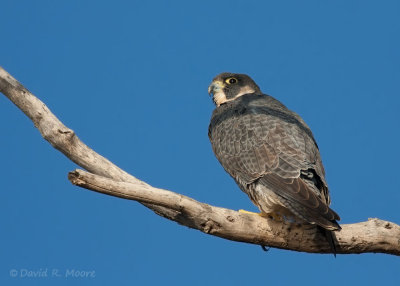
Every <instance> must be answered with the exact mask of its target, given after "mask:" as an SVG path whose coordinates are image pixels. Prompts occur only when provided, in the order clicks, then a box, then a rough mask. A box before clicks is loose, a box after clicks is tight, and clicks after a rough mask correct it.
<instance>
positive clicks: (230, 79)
mask: <svg viewBox="0 0 400 286" xmlns="http://www.w3.org/2000/svg"><path fill="white" fill-rule="evenodd" d="M237 81H238V80H237V79H236V78H234V77H230V78H227V79H226V80H225V82H226V83H227V84H234V83H237Z"/></svg>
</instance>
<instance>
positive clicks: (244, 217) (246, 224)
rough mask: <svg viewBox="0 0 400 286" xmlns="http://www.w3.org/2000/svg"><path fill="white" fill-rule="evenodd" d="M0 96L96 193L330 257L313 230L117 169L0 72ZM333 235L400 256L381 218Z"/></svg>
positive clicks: (394, 234) (396, 237)
mask: <svg viewBox="0 0 400 286" xmlns="http://www.w3.org/2000/svg"><path fill="white" fill-rule="evenodd" d="M0 91H1V92H2V93H3V94H4V95H5V96H7V97H8V98H9V99H10V100H11V101H12V102H13V103H14V104H15V105H16V106H17V107H18V108H19V109H21V110H22V111H23V112H24V113H25V114H26V115H27V116H28V117H29V118H30V119H31V120H32V121H33V123H34V124H35V126H36V127H37V128H38V129H39V131H40V133H41V134H42V136H43V138H45V139H46V140H47V141H48V142H49V143H50V144H51V145H52V146H53V147H54V148H56V149H57V150H59V151H60V152H62V153H63V154H64V155H65V156H66V157H67V158H69V159H70V160H72V161H73V162H75V163H76V164H77V165H79V166H81V167H82V168H84V169H86V170H87V171H89V172H90V173H88V172H85V171H83V170H75V171H74V172H71V173H69V176H68V178H69V179H70V181H71V182H72V183H73V184H75V185H77V186H80V187H83V188H86V189H90V190H93V191H96V192H100V193H104V194H108V195H112V196H116V197H120V198H124V199H129V200H135V201H138V202H140V203H142V204H144V205H145V206H146V207H148V208H150V209H152V210H153V211H154V212H156V213H157V214H158V215H161V216H163V217H166V218H168V219H170V220H173V221H176V222H178V223H179V224H182V225H185V226H188V227H190V228H194V229H198V230H200V231H202V232H204V233H208V234H211V235H215V236H219V237H222V238H225V239H229V240H234V241H240V242H247V243H253V244H259V245H268V246H271V247H276V248H282V249H289V250H296V251H303V252H312V253H330V247H329V245H328V244H327V243H326V241H325V239H324V237H323V234H321V233H319V232H318V231H317V230H316V228H315V227H314V226H311V225H294V224H291V223H289V222H277V221H274V220H272V219H266V218H264V217H260V216H257V215H251V214H243V213H239V212H237V211H234V210H229V209H225V208H219V207H214V206H211V205H208V204H204V203H200V202H198V201H196V200H194V199H191V198H189V197H186V196H183V195H180V194H177V193H174V192H171V191H167V190H162V189H157V188H154V187H152V186H150V185H148V184H146V183H145V182H143V181H140V180H138V179H137V178H135V177H133V176H132V175H130V174H128V173H126V172H125V171H123V170H121V169H120V168H118V167H117V166H116V165H114V164H113V163H111V162H110V161H109V160H107V159H106V158H104V157H102V156H101V155H99V154H97V153H96V152H94V151H93V150H92V149H90V148H89V147H88V146H87V145H85V144H84V143H83V142H82V141H81V140H80V139H79V138H78V137H77V136H76V134H75V133H74V131H73V130H71V129H69V128H68V127H66V126H65V125H63V124H62V123H61V122H60V121H59V120H58V118H57V117H56V116H55V115H54V114H53V113H52V112H51V111H50V110H49V108H48V107H47V106H46V105H45V104H44V103H43V102H41V101H40V100H39V99H38V98H36V97H35V96H34V95H33V94H32V93H30V92H29V91H28V90H27V89H26V88H25V87H23V86H22V85H21V84H20V83H19V82H18V81H17V80H15V79H14V78H13V77H12V76H11V75H10V74H8V73H7V72H6V71H5V70H4V69H3V68H1V67H0ZM342 228H343V229H342V230H341V231H340V232H336V239H337V241H336V244H337V250H338V253H342V254H350V253H365V252H380V253H387V254H393V255H398V256H400V226H399V225H397V224H395V223H392V222H387V221H383V220H380V219H369V220H368V221H366V222H360V223H355V224H347V225H342Z"/></svg>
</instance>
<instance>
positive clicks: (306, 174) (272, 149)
mask: <svg viewBox="0 0 400 286" xmlns="http://www.w3.org/2000/svg"><path fill="white" fill-rule="evenodd" d="M208 93H209V94H210V95H212V98H213V101H214V103H215V105H216V108H215V110H214V112H213V114H212V117H211V122H210V125H209V129H208V136H209V138H210V141H211V145H212V149H213V151H214V153H215V156H216V157H217V159H218V160H219V162H220V163H221V165H222V166H223V167H224V169H225V171H227V172H228V173H229V174H230V175H231V176H232V178H233V179H234V180H235V181H236V183H237V184H238V186H239V187H240V189H241V190H242V191H243V192H245V193H246V194H247V195H248V196H249V198H250V199H251V201H252V202H253V203H254V204H255V205H256V206H257V207H258V208H259V209H260V211H261V214H263V215H267V216H270V217H272V218H275V219H277V218H279V219H283V218H286V219H288V220H289V221H295V222H302V223H303V222H305V223H309V224H315V225H317V226H319V227H320V228H322V229H324V230H325V235H326V237H327V240H328V242H329V244H330V246H331V248H332V251H333V253H334V254H335V253H336V249H335V246H334V242H333V237H332V235H333V233H332V231H335V230H340V229H341V227H340V226H339V224H338V223H337V222H336V220H340V217H339V215H338V214H337V213H336V212H335V211H333V210H332V209H330V208H329V205H330V197H329V190H328V185H327V183H326V181H325V171H324V167H323V165H322V161H321V157H320V154H319V150H318V145H317V143H316V141H315V139H314V136H313V134H312V132H311V130H310V128H309V127H308V125H307V124H306V123H305V122H304V121H303V119H302V118H301V117H300V116H299V115H298V114H297V113H295V112H293V111H291V110H289V109H288V108H286V106H284V105H283V104H282V103H280V102H279V101H278V100H276V99H275V98H273V97H271V96H269V95H266V94H263V93H262V92H261V90H260V88H259V87H258V85H257V84H256V83H255V82H254V81H253V80H252V79H251V78H250V77H249V76H247V75H245V74H234V73H221V74H219V75H218V76H216V77H215V78H214V79H213V81H212V83H211V85H210V86H209V87H208Z"/></svg>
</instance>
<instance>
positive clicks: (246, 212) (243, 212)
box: [239, 210, 268, 217]
mask: <svg viewBox="0 0 400 286" xmlns="http://www.w3.org/2000/svg"><path fill="white" fill-rule="evenodd" d="M239 212H240V213H242V214H252V215H259V216H262V217H268V214H266V213H255V212H249V211H246V210H239Z"/></svg>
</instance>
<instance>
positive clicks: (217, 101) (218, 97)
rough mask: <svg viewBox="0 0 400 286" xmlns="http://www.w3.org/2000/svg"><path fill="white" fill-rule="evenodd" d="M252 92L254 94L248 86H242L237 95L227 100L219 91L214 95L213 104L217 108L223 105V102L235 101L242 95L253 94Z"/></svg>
mask: <svg viewBox="0 0 400 286" xmlns="http://www.w3.org/2000/svg"><path fill="white" fill-rule="evenodd" d="M254 92H255V90H254V89H253V88H251V87H249V86H244V87H242V88H241V89H240V91H239V93H238V94H237V95H236V96H235V97H233V98H229V99H227V98H226V95H225V93H224V92H223V91H222V90H221V91H218V92H216V93H214V96H213V99H214V102H215V104H216V105H217V106H220V105H221V104H224V103H225V102H228V101H232V100H235V99H236V98H238V97H240V96H242V95H245V94H249V93H254Z"/></svg>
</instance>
